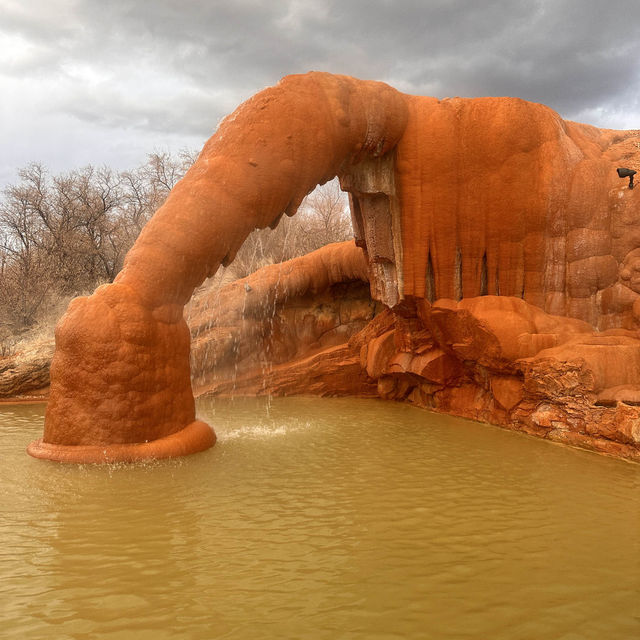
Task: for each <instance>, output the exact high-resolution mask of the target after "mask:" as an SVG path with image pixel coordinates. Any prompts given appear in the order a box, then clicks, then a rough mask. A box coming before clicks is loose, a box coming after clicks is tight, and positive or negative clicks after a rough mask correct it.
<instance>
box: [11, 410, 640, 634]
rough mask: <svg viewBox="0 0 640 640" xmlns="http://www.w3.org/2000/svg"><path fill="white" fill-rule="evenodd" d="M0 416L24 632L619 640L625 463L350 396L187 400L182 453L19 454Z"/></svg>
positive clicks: (631, 566)
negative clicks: (203, 428)
mask: <svg viewBox="0 0 640 640" xmlns="http://www.w3.org/2000/svg"><path fill="white" fill-rule="evenodd" d="M42 414H43V408H42V407H37V406H23V407H11V408H8V407H4V408H2V409H1V410H0V438H1V439H2V442H1V445H2V449H1V450H2V451H3V464H2V465H1V468H0V509H1V513H2V514H3V515H2V521H1V522H0V534H1V535H2V540H3V541H4V545H3V546H2V547H1V548H0V554H1V557H0V560H1V567H2V570H1V573H0V601H1V602H2V603H3V604H2V607H3V609H4V615H3V618H4V620H5V622H4V628H5V629H6V630H9V632H10V633H9V637H24V638H92V639H94V638H131V637H135V638H154V639H156V638H194V639H196V638H233V639H236V638H238V639H239V638H296V639H297V638H305V639H307V638H308V639H312V638H331V639H334V638H353V639H360V638H362V639H365V638H366V639H371V638H434V639H447V638H494V639H502V638H504V639H509V640H513V639H518V638H522V639H525V638H527V639H528V638H536V639H544V638H554V639H555V638H567V639H570V638H576V639H577V638H580V639H588V638H594V639H595V638H598V639H600V638H608V639H616V638H621V639H623V638H634V637H637V635H638V632H639V631H640V626H639V625H640V621H639V618H638V606H637V602H638V597H639V594H640V570H639V569H640V566H639V563H640V548H639V542H638V541H639V539H640V536H639V535H638V534H639V523H640V467H638V466H637V465H631V464H628V463H624V462H621V461H617V460H612V459H608V458H604V457H601V456H597V455H594V454H590V453H585V452H581V451H575V450H571V449H566V448H563V447H559V446H555V445H552V444H549V443H546V442H541V441H538V440H534V439H531V438H528V437H526V436H522V435H521V434H513V433H510V432H506V431H503V430H500V429H497V428H493V427H489V426H486V425H479V424H475V423H470V422H466V421H463V420H458V419H454V418H449V417H444V416H438V415H434V414H430V413H427V412H424V411H422V410H418V409H414V408H411V407H406V406H401V405H394V404H387V403H383V402H378V401H366V400H346V399H339V400H319V399H307V398H296V399H279V400H274V401H273V402H271V403H267V402H266V401H265V400H236V401H235V402H231V401H219V400H218V401H215V402H213V401H210V400H203V401H200V403H199V414H200V415H201V416H203V417H205V418H206V419H207V420H208V421H210V423H211V424H214V425H215V426H216V431H217V433H218V436H219V442H218V444H217V445H216V447H214V448H213V449H211V450H210V451H207V452H204V453H202V454H198V455H196V456H192V457H191V458H188V459H184V460H175V461H165V462H158V463H153V464H148V465H138V466H134V467H130V466H112V467H97V466H90V465H88V466H85V467H77V466H62V465H58V464H55V463H49V462H44V461H40V460H33V459H31V458H28V457H27V456H26V454H25V453H24V447H25V446H26V444H27V443H28V442H29V440H30V439H32V438H34V437H37V436H38V435H39V433H40V432H41V429H42Z"/></svg>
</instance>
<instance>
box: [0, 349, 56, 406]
mask: <svg viewBox="0 0 640 640" xmlns="http://www.w3.org/2000/svg"><path fill="white" fill-rule="evenodd" d="M53 347H54V345H53V341H52V340H41V341H35V342H33V343H32V344H31V345H29V346H26V347H18V348H17V349H16V351H15V353H13V354H11V355H9V356H6V357H0V402H1V401H2V399H4V398H12V399H25V400H26V399H29V398H33V397H40V398H41V397H42V393H41V392H42V390H43V389H44V388H45V387H48V386H49V367H50V365H51V358H52V356H53Z"/></svg>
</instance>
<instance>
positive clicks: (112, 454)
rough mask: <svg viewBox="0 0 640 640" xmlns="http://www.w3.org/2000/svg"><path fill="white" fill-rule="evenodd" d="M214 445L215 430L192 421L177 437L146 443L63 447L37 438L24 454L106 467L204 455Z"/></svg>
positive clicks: (57, 460)
mask: <svg viewBox="0 0 640 640" xmlns="http://www.w3.org/2000/svg"><path fill="white" fill-rule="evenodd" d="M215 442H216V434H215V432H214V430H213V429H212V428H211V427H210V426H209V425H208V424H207V423H206V422H202V421H201V420H195V421H194V422H191V423H190V424H188V425H187V426H186V427H185V428H184V429H181V430H180V431H177V432H176V433H172V434H171V435H169V436H165V437H164V438H158V439H157V440H151V441H149V442H131V443H121V444H104V445H64V444H53V443H50V442H43V441H42V438H39V439H38V440H34V441H33V442H31V443H30V444H29V446H28V447H27V453H28V454H29V455H31V456H33V457H34V458H42V459H44V460H55V461H56V462H69V463H78V464H82V463H86V464H109V463H113V462H140V461H143V460H159V459H161V458H177V457H179V456H185V455H188V454H190V453H198V452H199V451H204V450H205V449H208V448H209V447H212V446H213V445H214V444H215Z"/></svg>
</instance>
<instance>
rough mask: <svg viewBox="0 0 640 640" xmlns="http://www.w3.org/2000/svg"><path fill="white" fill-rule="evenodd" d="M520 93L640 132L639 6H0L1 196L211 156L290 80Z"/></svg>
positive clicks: (567, 112)
mask: <svg viewBox="0 0 640 640" xmlns="http://www.w3.org/2000/svg"><path fill="white" fill-rule="evenodd" d="M310 70H324V71H331V72H334V73H345V74H349V75H353V76H356V77H360V78H366V79H376V80H383V81H386V82H388V83H389V84H391V85H393V86H395V87H396V88H398V89H400V90H401V91H405V92H407V93H415V94H420V95H433V96H436V97H446V96H482V95H509V96H519V97H521V98H525V99H527V100H533V101H536V102H542V103H545V104H547V105H549V106H550V107H552V108H554V109H555V110H556V111H558V112H559V113H560V114H561V115H562V116H563V117H565V118H568V119H572V120H578V121H581V122H588V123H591V124H595V125H597V126H601V127H611V128H619V129H637V128H640V2H638V0H616V1H615V2H607V1H605V0H406V1H405V0H337V1H333V0H223V1H219V0H153V1H152V0H0V95H1V96H2V99H1V100H0V114H1V120H0V140H1V147H0V148H1V154H0V187H2V186H4V185H6V184H8V183H13V182H16V181H17V169H18V168H19V167H22V166H25V165H26V164H27V163H29V162H32V161H38V162H42V163H44V164H45V165H46V166H48V167H49V168H50V169H51V170H53V171H66V170H69V169H73V168H77V167H81V166H83V165H86V164H89V163H91V164H98V165H100V164H107V165H109V166H111V167H113V168H116V169H126V168H131V167H134V166H136V165H137V164H139V163H141V162H142V161H143V160H144V159H145V156H146V154H147V153H149V152H153V151H163V150H178V149H180V148H190V149H198V148H200V147H201V146H202V144H203V142H204V141H205V140H206V139H207V138H208V137H209V136H210V135H211V133H213V131H214V130H215V127H216V125H217V123H218V122H219V120H220V119H221V118H222V117H223V116H224V115H226V114H227V113H229V112H231V111H232V110H233V109H234V108H235V107H236V106H237V105H238V104H239V103H240V102H242V101H243V100H245V99H246V98H248V97H250V96H251V95H252V94H254V93H255V92H256V91H258V90H260V89H262V88H264V87H266V86H269V85H272V84H274V83H276V82H277V81H278V80H279V79H280V78H281V77H282V76H284V75H287V74H290V73H301V72H305V71H310Z"/></svg>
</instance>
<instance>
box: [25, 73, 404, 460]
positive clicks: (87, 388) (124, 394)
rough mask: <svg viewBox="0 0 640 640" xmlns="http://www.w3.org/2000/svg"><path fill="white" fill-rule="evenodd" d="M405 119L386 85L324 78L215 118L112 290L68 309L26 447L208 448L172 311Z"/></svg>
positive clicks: (374, 151) (128, 456) (81, 454)
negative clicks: (42, 408) (36, 429)
mask: <svg viewBox="0 0 640 640" xmlns="http://www.w3.org/2000/svg"><path fill="white" fill-rule="evenodd" d="M406 122H407V106H406V102H405V99H404V97H403V95H402V94H400V93H399V92H397V91H396V90H395V89H393V88H391V87H389V86H388V85H385V84H383V83H380V82H367V81H360V80H356V79H353V78H349V77H345V76H335V75H331V74H327V73H310V74H306V75H301V76H290V77H287V78H284V79H283V80H282V81H281V82H280V83H279V84H278V85H277V86H275V87H272V88H269V89H265V90H264V91H262V92H260V93H258V94H257V95H255V96H254V97H253V98H251V99H249V100H248V101H247V102H245V103H244V104H242V105H241V106H240V107H239V108H238V109H237V110H236V111H235V112H234V113H233V114H232V115H231V116H229V117H227V118H226V119H225V120H224V121H223V122H222V123H221V125H220V127H219V129H218V131H217V132H216V134H215V135H214V136H213V137H212V138H211V139H210V140H209V141H208V142H207V143H206V144H205V146H204V148H203V150H202V152H201V154H200V156H199V157H198V159H197V161H196V162H195V164H194V165H193V166H192V167H191V169H190V170H189V171H188V173H187V174H186V175H185V177H184V178H183V179H182V180H181V181H180V182H179V183H178V184H177V185H176V187H175V188H174V189H173V191H172V192H171V194H170V195H169V198H168V199H167V201H166V203H165V204H164V205H163V206H162V207H161V208H160V209H159V210H158V211H157V212H156V214H155V215H154V216H153V218H152V220H151V221H150V222H149V223H148V224H147V225H146V226H145V228H144V229H143V231H142V233H141V234H140V237H139V238H138V240H137V242H136V243H135V245H134V247H133V248H132V249H131V251H130V252H129V254H128V255H127V257H126V259H125V264H124V267H123V269H122V271H121V272H120V274H119V275H118V276H117V278H116V279H115V281H114V283H113V284H108V285H104V286H102V287H99V288H98V289H97V290H96V291H95V293H93V295H91V296H89V297H87V298H77V299H75V300H73V301H72V302H71V304H70V305H69V308H68V310H67V312H66V313H65V315H64V316H63V318H62V319H61V321H60V322H59V324H58V326H57V328H56V351H55V355H54V358H53V362H52V365H51V392H50V399H49V404H48V406H47V412H46V418H45V428H44V436H43V438H42V439H40V440H36V441H34V442H32V443H31V444H30V445H29V448H28V452H29V453H30V454H31V455H32V456H35V457H39V458H48V459H52V460H59V461H63V462H101V461H117V460H126V461H129V460H137V459H143V458H155V457H169V456H175V455H183V454H186V453H192V452H196V451H200V450H202V449H205V448H207V447H209V446H211V445H212V444H213V443H214V442H215V435H214V433H213V430H212V429H211V428H210V427H208V426H207V425H206V424H204V423H202V422H199V421H197V420H196V419H195V403H194V399H193V393H192V390H191V381H190V376H189V345H190V339H189V331H188V328H187V325H186V323H185V321H184V319H183V316H182V311H183V306H184V304H185V303H186V302H187V301H188V300H189V298H190V297H191V295H192V293H193V290H194V288H195V287H196V286H198V285H199V284H200V283H201V282H202V281H203V280H204V279H205V278H206V277H208V276H211V275H213V274H214V273H215V272H216V270H217V269H218V267H219V266H220V264H228V263H229V262H231V261H232V260H233V257H234V255H235V253H236V251H237V250H238V248H239V247H240V245H241V244H242V242H243V241H244V239H245V238H246V237H247V235H248V234H249V233H250V232H251V231H252V230H253V229H255V228H264V227H267V226H270V225H275V224H277V222H278V220H279V219H280V216H281V215H282V214H283V213H286V214H287V215H293V214H294V213H295V212H296V210H297V208H298V206H299V204H300V202H301V201H302V199H303V198H304V196H305V195H306V194H307V193H309V192H310V191H311V190H312V189H313V188H314V187H315V186H316V185H317V184H318V183H323V182H326V181H327V180H329V179H331V178H333V177H334V176H336V175H337V174H338V173H339V172H341V171H343V170H344V169H345V168H346V167H347V166H349V165H350V164H353V163H357V162H359V161H360V160H362V159H363V158H365V157H369V156H371V157H375V156H382V155H384V154H385V153H387V152H388V151H390V150H391V149H393V148H394V147H395V145H396V144H397V143H398V141H399V140H400V138H401V136H402V134H403V132H404V128H405V126H406Z"/></svg>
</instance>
